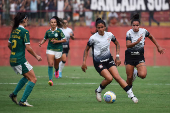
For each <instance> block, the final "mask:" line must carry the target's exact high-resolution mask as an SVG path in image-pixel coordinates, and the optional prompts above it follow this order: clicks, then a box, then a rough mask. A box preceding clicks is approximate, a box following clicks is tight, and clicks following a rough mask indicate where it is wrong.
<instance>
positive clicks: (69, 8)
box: [64, 0, 72, 22]
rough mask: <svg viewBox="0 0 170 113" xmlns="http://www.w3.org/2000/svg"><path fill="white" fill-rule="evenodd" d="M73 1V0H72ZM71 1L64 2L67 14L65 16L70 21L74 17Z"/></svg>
mask: <svg viewBox="0 0 170 113" xmlns="http://www.w3.org/2000/svg"><path fill="white" fill-rule="evenodd" d="M71 1H72V0H71ZM71 4H72V3H71V2H69V1H68V0H65V2H64V11H65V16H64V18H66V20H67V22H69V21H70V20H71V19H72V18H71V17H72V6H71Z"/></svg>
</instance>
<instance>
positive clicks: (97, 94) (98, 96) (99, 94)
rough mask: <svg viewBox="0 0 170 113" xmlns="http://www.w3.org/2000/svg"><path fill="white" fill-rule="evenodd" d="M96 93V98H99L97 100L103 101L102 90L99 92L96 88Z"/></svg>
mask: <svg viewBox="0 0 170 113" xmlns="http://www.w3.org/2000/svg"><path fill="white" fill-rule="evenodd" d="M95 93H96V99H97V101H99V102H101V101H102V96H101V92H97V90H95Z"/></svg>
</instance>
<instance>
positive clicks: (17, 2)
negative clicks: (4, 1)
mask: <svg viewBox="0 0 170 113" xmlns="http://www.w3.org/2000/svg"><path fill="white" fill-rule="evenodd" d="M16 5H17V6H16V12H19V11H20V8H21V5H22V3H21V0H17V1H16Z"/></svg>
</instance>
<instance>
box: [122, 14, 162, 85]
mask: <svg viewBox="0 0 170 113" xmlns="http://www.w3.org/2000/svg"><path fill="white" fill-rule="evenodd" d="M131 25H132V29H130V30H129V31H128V32H127V33H126V47H127V50H126V51H125V65H126V74H127V80H126V82H127V84H128V85H129V86H130V87H131V88H132V82H133V81H134V80H135V78H136V77H137V76H138V77H140V78H142V79H144V78H145V77H146V75H147V69H146V64H145V58H144V44H145V37H148V38H149V39H150V40H151V41H152V42H153V43H154V44H155V45H156V47H157V50H158V52H159V53H160V54H163V53H164V50H165V49H164V48H162V47H161V46H159V44H158V43H157V41H156V39H155V38H154V37H153V36H152V35H151V34H150V33H149V32H148V31H147V30H146V29H144V28H140V20H139V14H135V15H134V16H133V18H132V20H131ZM135 67H136V68H137V70H136V69H135Z"/></svg>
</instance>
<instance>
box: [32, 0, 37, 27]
mask: <svg viewBox="0 0 170 113" xmlns="http://www.w3.org/2000/svg"><path fill="white" fill-rule="evenodd" d="M30 11H31V20H32V21H31V23H32V25H36V23H35V22H36V17H37V15H36V14H37V11H38V2H37V0H31V2H30Z"/></svg>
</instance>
